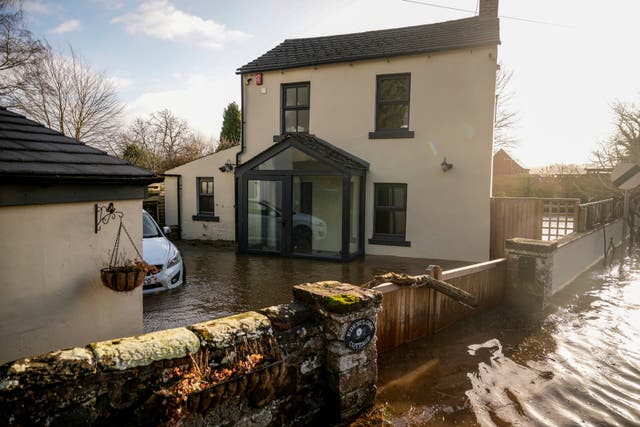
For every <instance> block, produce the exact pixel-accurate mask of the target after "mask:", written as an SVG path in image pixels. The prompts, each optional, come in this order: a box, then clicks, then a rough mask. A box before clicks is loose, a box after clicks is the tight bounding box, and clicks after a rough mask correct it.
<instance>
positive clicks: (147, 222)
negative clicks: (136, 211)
mask: <svg viewBox="0 0 640 427" xmlns="http://www.w3.org/2000/svg"><path fill="white" fill-rule="evenodd" d="M160 236H162V235H161V234H160V230H159V229H158V227H157V226H156V224H155V223H154V222H153V219H151V217H150V216H149V215H147V214H142V237H144V238H145V239H146V238H149V237H160Z"/></svg>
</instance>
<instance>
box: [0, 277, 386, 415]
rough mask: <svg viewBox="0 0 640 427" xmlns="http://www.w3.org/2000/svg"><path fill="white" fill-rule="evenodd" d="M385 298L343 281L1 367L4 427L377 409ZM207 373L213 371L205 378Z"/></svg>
mask: <svg viewBox="0 0 640 427" xmlns="http://www.w3.org/2000/svg"><path fill="white" fill-rule="evenodd" d="M380 302H381V295H380V294H379V293H378V292H376V291H372V290H367V289H363V288H359V287H355V286H351V285H347V284H342V283H338V282H320V283H313V284H305V285H298V286H295V287H294V302H293V303H291V304H284V305H279V306H274V307H269V308H265V309H263V310H261V311H260V312H247V313H243V314H239V315H236V316H231V317H227V318H222V319H216V320H212V321H209V322H204V323H199V324H196V325H191V326H188V327H185V328H176V329H170V330H166V331H159V332H153V333H149V334H145V335H140V336H135V337H128V338H122V339H117V340H111V341H104V342H97V343H92V344H90V345H87V346H85V347H77V348H72V349H67V350H59V351H55V352H51V353H48V354H44V355H41V356H37V357H29V358H25V359H21V360H18V361H14V362H10V363H8V364H5V365H3V366H1V367H0V419H1V420H3V424H4V423H6V424H8V425H31V424H46V425H78V424H83V425H85V424H93V425H158V424H180V425H236V424H240V425H252V426H271V425H274V426H275V425H309V424H321V425H326V424H330V423H340V422H344V421H348V420H350V419H352V418H354V417H355V416H357V415H358V413H360V412H361V411H362V410H363V409H365V408H367V407H369V406H370V405H371V404H372V403H373V399H374V397H375V383H376V380H377V365H376V359H377V351H376V345H375V324H376V315H377V312H378V311H379V309H380V308H379V307H380ZM206 371H208V372H206Z"/></svg>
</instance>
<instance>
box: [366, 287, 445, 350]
mask: <svg viewBox="0 0 640 427" xmlns="http://www.w3.org/2000/svg"><path fill="white" fill-rule="evenodd" d="M434 294H435V291H433V290H431V289H426V288H410V287H398V286H394V287H393V289H392V290H391V289H390V290H389V291H388V292H384V291H383V296H382V307H383V308H382V311H381V312H380V313H379V314H378V331H377V337H378V351H386V350H389V349H392V348H395V347H398V346H399V345H401V344H403V343H405V342H408V341H413V340H415V339H418V338H420V337H424V336H426V335H431V334H432V333H433V330H434V325H433V306H434V304H433V299H434V298H433V297H434Z"/></svg>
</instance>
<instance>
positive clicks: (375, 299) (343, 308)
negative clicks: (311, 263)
mask: <svg viewBox="0 0 640 427" xmlns="http://www.w3.org/2000/svg"><path fill="white" fill-rule="evenodd" d="M293 297H294V299H295V300H296V301H298V302H301V303H303V304H307V305H310V306H312V307H314V306H316V307H321V308H322V309H324V310H326V311H327V312H331V313H339V314H345V313H352V312H356V311H361V310H363V309H366V308H369V307H377V306H379V305H380V302H381V301H382V294H381V293H379V292H378V291H374V290H373V289H365V288H361V287H359V286H354V285H350V284H348V283H341V282H336V281H324V282H315V283H304V284H302V285H296V286H294V287H293Z"/></svg>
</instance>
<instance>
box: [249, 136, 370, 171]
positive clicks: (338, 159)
mask: <svg viewBox="0 0 640 427" xmlns="http://www.w3.org/2000/svg"><path fill="white" fill-rule="evenodd" d="M275 141H276V142H277V143H276V144H274V145H272V146H271V147H269V148H267V149H266V150H264V151H263V152H262V153H260V154H258V155H256V156H255V157H253V158H252V159H251V160H249V161H247V162H245V163H243V164H242V165H241V166H239V167H238V171H239V172H244V171H245V170H248V169H251V168H253V167H255V166H257V165H259V164H261V163H262V162H264V161H265V160H267V159H269V158H271V157H272V156H274V155H276V154H277V153H279V152H280V151H282V150H283V149H285V148H287V147H290V146H293V147H297V148H302V149H303V150H304V151H306V152H310V153H312V154H315V157H318V158H321V159H325V160H327V161H329V162H330V163H332V164H333V165H335V166H337V167H339V168H342V169H348V170H360V171H366V170H369V162H367V161H366V160H362V159H361V158H359V157H357V156H354V155H353V154H351V153H348V152H346V151H344V150H342V149H341V148H338V147H336V146H335V145H333V144H331V143H329V142H327V141H325V140H323V139H321V138H318V137H317V136H315V135H311V134H303V133H286V134H284V135H281V136H279V137H277V138H275Z"/></svg>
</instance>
